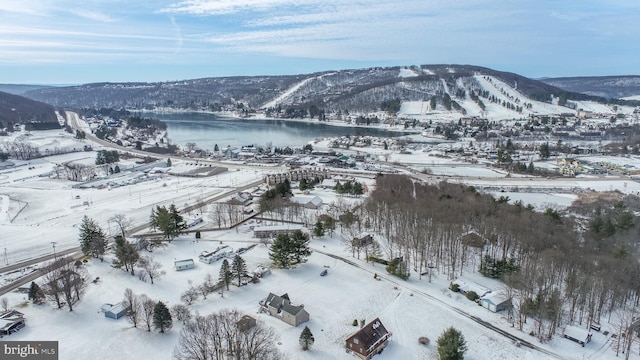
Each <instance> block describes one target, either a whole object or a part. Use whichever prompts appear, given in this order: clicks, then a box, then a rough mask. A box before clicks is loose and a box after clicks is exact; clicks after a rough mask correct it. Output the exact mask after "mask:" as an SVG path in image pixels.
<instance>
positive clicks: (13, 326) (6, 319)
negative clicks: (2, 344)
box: [0, 310, 26, 336]
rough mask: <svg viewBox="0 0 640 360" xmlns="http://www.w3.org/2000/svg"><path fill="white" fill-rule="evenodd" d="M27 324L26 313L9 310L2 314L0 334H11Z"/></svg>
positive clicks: (0, 316)
mask: <svg viewBox="0 0 640 360" xmlns="http://www.w3.org/2000/svg"><path fill="white" fill-rule="evenodd" d="M25 326H26V320H25V318H24V314H23V313H21V312H19V311H15V310H8V311H5V312H3V313H2V314H0V336H6V335H11V334H13V333H14V332H17V331H19V330H20V329H22V328H23V327H25Z"/></svg>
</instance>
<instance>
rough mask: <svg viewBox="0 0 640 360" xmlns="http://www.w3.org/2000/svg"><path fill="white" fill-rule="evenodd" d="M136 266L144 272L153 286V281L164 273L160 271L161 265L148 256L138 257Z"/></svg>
mask: <svg viewBox="0 0 640 360" xmlns="http://www.w3.org/2000/svg"><path fill="white" fill-rule="evenodd" d="M138 266H140V267H141V268H142V269H143V270H144V273H145V275H146V276H147V277H148V278H149V280H151V284H153V279H157V278H159V277H160V276H161V275H163V274H164V273H165V272H164V271H162V270H160V269H162V264H161V263H159V262H158V261H155V260H153V258H152V257H150V256H140V259H138Z"/></svg>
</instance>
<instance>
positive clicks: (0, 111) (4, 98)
mask: <svg viewBox="0 0 640 360" xmlns="http://www.w3.org/2000/svg"><path fill="white" fill-rule="evenodd" d="M0 122H1V123H2V125H0V128H2V127H5V126H6V125H7V124H8V123H9V122H11V123H13V124H43V126H36V127H37V128H55V127H58V128H59V127H60V125H59V123H58V118H57V116H56V113H55V109H54V108H53V106H51V105H49V104H45V103H43V102H40V101H35V100H32V99H29V98H26V97H24V96H19V95H13V94H9V93H6V92H1V91H0Z"/></svg>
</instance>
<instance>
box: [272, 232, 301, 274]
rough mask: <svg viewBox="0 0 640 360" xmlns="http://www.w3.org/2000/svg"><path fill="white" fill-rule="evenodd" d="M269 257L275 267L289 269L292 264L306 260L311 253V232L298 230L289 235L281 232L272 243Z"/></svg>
mask: <svg viewBox="0 0 640 360" xmlns="http://www.w3.org/2000/svg"><path fill="white" fill-rule="evenodd" d="M270 250H271V251H270V252H269V258H270V259H271V261H272V262H273V264H274V266H275V267H279V268H283V269H288V268H289V267H291V266H292V265H295V264H299V263H301V262H304V261H305V260H306V258H307V257H308V256H309V255H311V250H309V234H307V233H303V232H302V231H301V230H296V231H294V233H293V234H292V235H291V236H289V235H288V234H280V235H278V237H277V238H276V240H275V241H274V242H273V244H272V245H271V249H270Z"/></svg>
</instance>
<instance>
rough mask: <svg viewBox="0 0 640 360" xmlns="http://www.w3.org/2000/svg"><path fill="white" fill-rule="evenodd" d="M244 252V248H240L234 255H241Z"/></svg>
mask: <svg viewBox="0 0 640 360" xmlns="http://www.w3.org/2000/svg"><path fill="white" fill-rule="evenodd" d="M245 251H247V249H246V248H240V249H238V251H236V254H243V253H244V252H245Z"/></svg>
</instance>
